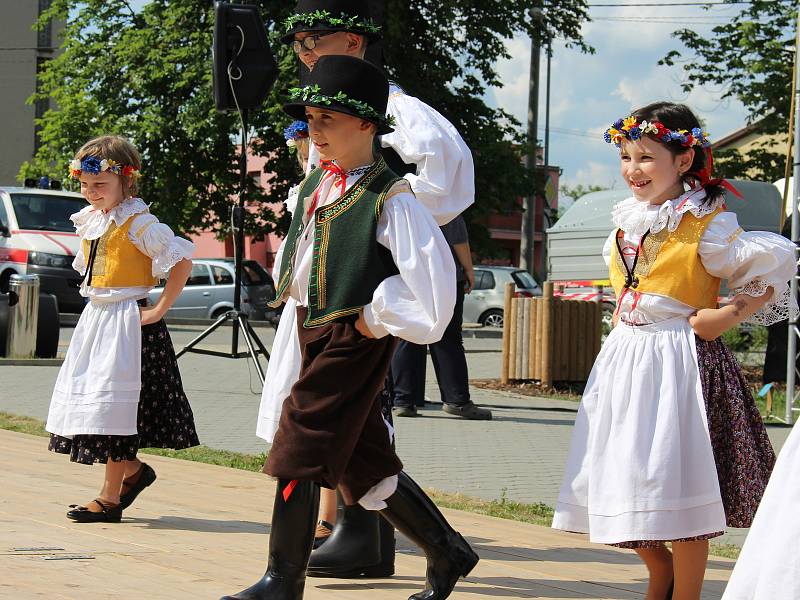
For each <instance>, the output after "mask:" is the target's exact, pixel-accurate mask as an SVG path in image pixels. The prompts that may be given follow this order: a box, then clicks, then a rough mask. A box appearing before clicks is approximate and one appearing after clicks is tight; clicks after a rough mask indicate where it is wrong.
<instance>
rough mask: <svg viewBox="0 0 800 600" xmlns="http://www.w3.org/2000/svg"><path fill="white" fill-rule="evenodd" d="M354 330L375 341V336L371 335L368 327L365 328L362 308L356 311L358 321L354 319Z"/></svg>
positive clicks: (365, 323)
mask: <svg viewBox="0 0 800 600" xmlns="http://www.w3.org/2000/svg"><path fill="white" fill-rule="evenodd" d="M356 330H357V331H358V333H360V334H361V335H363V336H364V337H365V338H370V339H375V336H374V335H372V332H371V331H370V330H369V327H367V322H366V321H365V320H364V309H363V308H362V309H361V310H360V311H358V319H356Z"/></svg>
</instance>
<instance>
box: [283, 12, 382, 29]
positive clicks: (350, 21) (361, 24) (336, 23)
mask: <svg viewBox="0 0 800 600" xmlns="http://www.w3.org/2000/svg"><path fill="white" fill-rule="evenodd" d="M298 23H303V24H305V25H307V26H309V27H311V26H313V25H315V24H317V23H325V24H328V25H331V26H332V27H333V28H335V29H346V30H347V29H349V30H356V31H365V32H367V33H379V32H380V30H381V28H380V26H379V25H376V24H375V22H374V21H373V20H372V19H365V20H362V19H361V18H360V17H359V16H358V15H348V14H346V13H341V14H340V16H339V17H334V16H333V15H332V14H331V13H330V12H328V11H327V10H315V11H314V12H308V13H300V14H296V15H292V16H290V17H289V18H287V19H286V21H284V27H285V28H286V33H289V32H290V31H292V29H294V27H295V25H297V24H298Z"/></svg>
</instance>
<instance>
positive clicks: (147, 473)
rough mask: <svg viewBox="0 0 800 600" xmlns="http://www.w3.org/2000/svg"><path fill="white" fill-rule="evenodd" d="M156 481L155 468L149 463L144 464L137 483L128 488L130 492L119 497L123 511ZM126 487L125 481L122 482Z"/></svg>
mask: <svg viewBox="0 0 800 600" xmlns="http://www.w3.org/2000/svg"><path fill="white" fill-rule="evenodd" d="M155 480H156V472H155V471H154V470H153V467H151V466H150V465H148V464H147V463H142V466H141V467H140V469H139V479H137V480H136V483H134V484H131V486H130V487H129V488H128V491H127V492H125V493H124V494H122V495H121V496H120V497H119V505H120V508H122V510H125V509H126V508H128V507H129V506H130V505H131V504H133V501H134V500H136V496H138V495H139V494H141V493H142V490H144V488H146V487H148V486H149V485H151V484H152V483H153V482H154V481H155ZM122 483H123V484H124V485H127V484H125V481H124V480H123V482H122Z"/></svg>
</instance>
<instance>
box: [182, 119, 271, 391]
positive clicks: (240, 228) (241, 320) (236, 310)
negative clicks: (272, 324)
mask: <svg viewBox="0 0 800 600" xmlns="http://www.w3.org/2000/svg"><path fill="white" fill-rule="evenodd" d="M239 115H240V117H241V121H242V150H241V156H240V159H239V160H240V163H239V202H238V204H237V205H236V206H234V207H233V209H232V213H233V236H234V246H235V253H234V272H235V276H234V292H233V309H232V310H229V311H228V312H226V313H225V314H224V315H221V316H220V317H219V318H218V319H217V320H216V322H215V323H213V324H212V325H211V326H210V327H208V328H207V329H205V331H203V332H202V333H201V334H200V335H198V336H197V337H196V338H194V339H193V340H192V341H191V342H189V343H188V344H187V345H186V346H185V347H184V348H183V349H182V350H181V351H180V352H178V354H177V355H176V356H177V357H179V358H180V357H181V356H183V355H184V354H186V353H187V352H194V353H195V354H207V355H209V356H221V357H223V358H248V357H249V358H251V359H252V360H253V364H255V367H256V371H257V372H258V377H259V379H261V383H262V385H263V383H264V370H263V369H262V368H261V363H259V361H258V355H259V354H263V355H264V356H265V357H266V359H267V361H269V359H270V356H269V352H267V349H266V348H265V347H264V344H263V343H262V342H261V340H260V339H259V338H258V335H257V334H256V332H255V329H253V326H252V325H251V324H250V321H249V319H248V316H247V314H246V313H243V312H242V310H241V308H242V260H243V253H244V210H245V209H244V199H245V190H246V189H247V117H248V114H247V109H246V108H243V109H241V110H240V111H239ZM228 321H231V322H232V326H233V332H232V333H233V334H232V337H231V351H230V352H220V351H218V350H205V349H202V348H196V347H195V346H197V344H199V343H200V342H201V341H203V340H204V339H205V338H206V337H208V336H209V335H210V334H211V333H213V332H214V331H216V330H217V329H218V328H219V327H221V326H222V325H224V324H225V323H227V322H228ZM240 330H241V332H242V337H243V338H244V342H245V344H246V345H247V352H239V331H240ZM256 348H257V349H256Z"/></svg>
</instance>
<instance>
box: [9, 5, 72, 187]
mask: <svg viewBox="0 0 800 600" xmlns="http://www.w3.org/2000/svg"><path fill="white" fill-rule="evenodd" d="M50 3H51V0H0V15H2V18H0V185H8V184H12V183H15V182H16V177H17V173H19V168H20V166H21V165H22V163H23V162H25V161H26V160H30V159H31V158H32V157H33V155H34V153H35V152H36V149H37V145H38V137H37V131H36V127H35V124H34V119H35V118H36V117H37V116H40V115H42V114H44V112H45V111H46V110H47V108H48V107H49V102H40V103H37V104H36V105H31V104H27V100H28V98H30V97H31V95H32V94H33V93H34V92H35V91H36V81H37V73H38V72H39V71H40V70H41V69H42V67H43V65H44V64H45V63H46V62H47V61H48V60H49V59H50V58H52V57H53V56H54V53H55V47H56V46H58V45H59V41H58V37H57V34H58V31H59V30H60V28H61V26H60V25H58V24H56V25H51V26H48V27H47V28H45V29H44V30H42V31H36V30H34V29H33V24H34V23H35V22H36V20H37V19H38V17H39V14H41V12H42V11H44V10H46V9H47V8H48V7H49V6H50Z"/></svg>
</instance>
